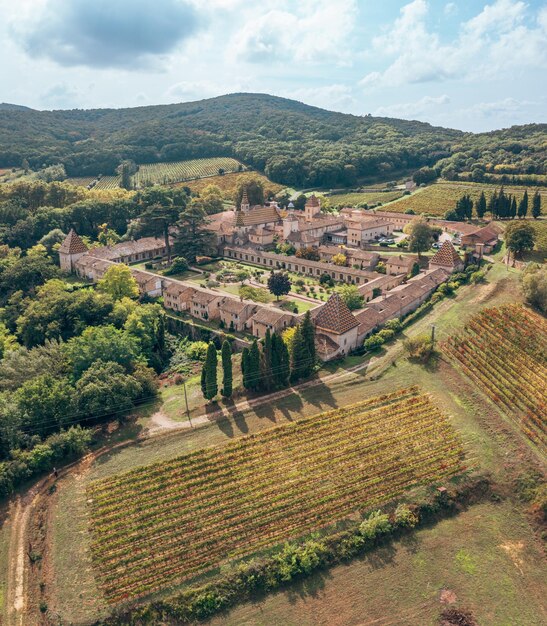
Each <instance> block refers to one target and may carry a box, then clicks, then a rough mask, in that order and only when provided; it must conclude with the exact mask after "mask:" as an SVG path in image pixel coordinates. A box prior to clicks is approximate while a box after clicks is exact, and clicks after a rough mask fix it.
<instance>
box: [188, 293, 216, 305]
mask: <svg viewBox="0 0 547 626" xmlns="http://www.w3.org/2000/svg"><path fill="white" fill-rule="evenodd" d="M217 298H220V296H217V295H215V294H213V293H207V292H206V291H196V293H195V294H194V295H193V296H192V302H193V303H195V304H209V303H210V302H212V301H213V300H216V299H217Z"/></svg>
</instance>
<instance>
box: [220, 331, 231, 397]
mask: <svg viewBox="0 0 547 626" xmlns="http://www.w3.org/2000/svg"><path fill="white" fill-rule="evenodd" d="M220 354H221V357H222V395H223V396H224V397H225V398H231V397H232V384H233V373H232V346H231V345H230V342H229V341H228V340H224V343H223V344H222V350H221V353H220Z"/></svg>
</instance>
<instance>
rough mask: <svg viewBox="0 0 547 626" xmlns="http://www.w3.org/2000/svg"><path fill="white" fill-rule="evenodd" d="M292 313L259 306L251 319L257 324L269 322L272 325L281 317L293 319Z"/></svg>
mask: <svg viewBox="0 0 547 626" xmlns="http://www.w3.org/2000/svg"><path fill="white" fill-rule="evenodd" d="M294 317H295V316H294V315H291V314H290V313H284V312H283V311H280V310H279V309H274V308H269V307H265V306H263V307H260V308H259V309H258V311H257V312H256V313H255V314H254V315H253V317H252V320H253V321H254V322H257V324H271V325H274V324H276V323H277V322H279V321H280V320H282V319H283V318H288V319H291V320H292V319H294Z"/></svg>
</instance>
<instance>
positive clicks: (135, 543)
mask: <svg viewBox="0 0 547 626" xmlns="http://www.w3.org/2000/svg"><path fill="white" fill-rule="evenodd" d="M462 457H463V450H462V447H461V445H460V443H459V441H458V439H457V438H456V435H455V433H454V431H453V429H452V428H451V426H450V424H449V422H448V420H447V419H446V417H445V416H443V415H442V414H441V413H440V412H439V411H438V410H437V408H436V407H435V406H434V405H433V404H432V403H431V401H430V399H429V397H428V396H426V395H423V394H420V393H419V391H418V390H417V389H415V388H411V389H408V390H401V391H399V392H396V393H394V394H390V395H386V396H381V397H378V398H373V399H369V400H366V401H364V402H361V403H359V404H357V405H352V406H349V407H345V408H343V409H337V410H333V411H329V412H326V413H323V414H319V415H317V416H314V417H312V418H305V419H303V420H298V421H297V422H294V423H291V424H287V425H283V426H279V427H275V428H272V429H270V430H267V431H263V432H261V433H257V434H255V435H251V436H248V437H244V438H240V439H239V440H237V441H234V442H232V443H230V444H228V445H226V446H222V447H214V448H208V449H204V450H200V451H198V452H194V453H192V454H190V455H186V456H184V457H180V458H179V459H174V460H172V461H168V462H166V463H163V464H155V465H152V466H149V467H146V468H140V469H138V470H134V471H132V472H128V473H127V474H124V475H119V476H117V477H114V478H112V479H105V480H103V481H98V482H95V483H93V484H92V485H91V486H90V488H89V492H88V495H89V502H90V509H91V520H92V521H91V532H92V536H93V542H92V554H93V559H94V563H95V565H96V568H97V573H98V580H99V583H100V585H101V587H102V589H103V591H104V594H105V596H106V598H107V599H108V600H109V601H110V602H117V601H119V600H122V599H124V598H134V597H138V596H141V595H143V594H148V593H151V592H153V591H156V590H158V589H161V588H164V587H165V586H166V585H171V584H176V583H180V582H183V581H185V580H188V579H189V578H192V577H194V576H196V575H198V574H201V573H204V572H206V571H208V570H210V569H211V568H214V567H217V566H219V565H220V564H221V563H223V562H225V561H227V560H229V559H230V558H234V557H241V556H245V555H248V554H251V553H254V552H256V551H257V550H261V549H264V548H269V547H271V546H273V545H275V544H276V543H279V542H280V541H283V540H286V539H288V538H291V537H297V536H302V535H303V534H305V533H307V532H310V531H312V530H314V529H317V528H320V527H322V526H325V525H328V524H330V523H332V522H334V521H337V520H339V519H341V518H343V517H345V516H347V515H348V514H350V513H353V512H356V511H360V510H363V509H366V508H369V507H371V506H375V505H377V504H378V503H381V502H385V501H387V500H390V499H392V498H394V497H397V496H398V495H400V494H401V493H402V492H404V491H405V490H406V489H408V488H409V487H410V486H413V485H416V484H422V483H428V482H431V481H435V480H440V479H442V478H444V477H446V476H449V475H452V474H454V473H456V472H458V471H460V470H461V468H462Z"/></svg>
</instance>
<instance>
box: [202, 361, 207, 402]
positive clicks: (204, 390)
mask: <svg viewBox="0 0 547 626" xmlns="http://www.w3.org/2000/svg"><path fill="white" fill-rule="evenodd" d="M201 393H202V394H203V397H204V398H206V397H207V370H206V369H205V362H204V363H203V365H202V367H201Z"/></svg>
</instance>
